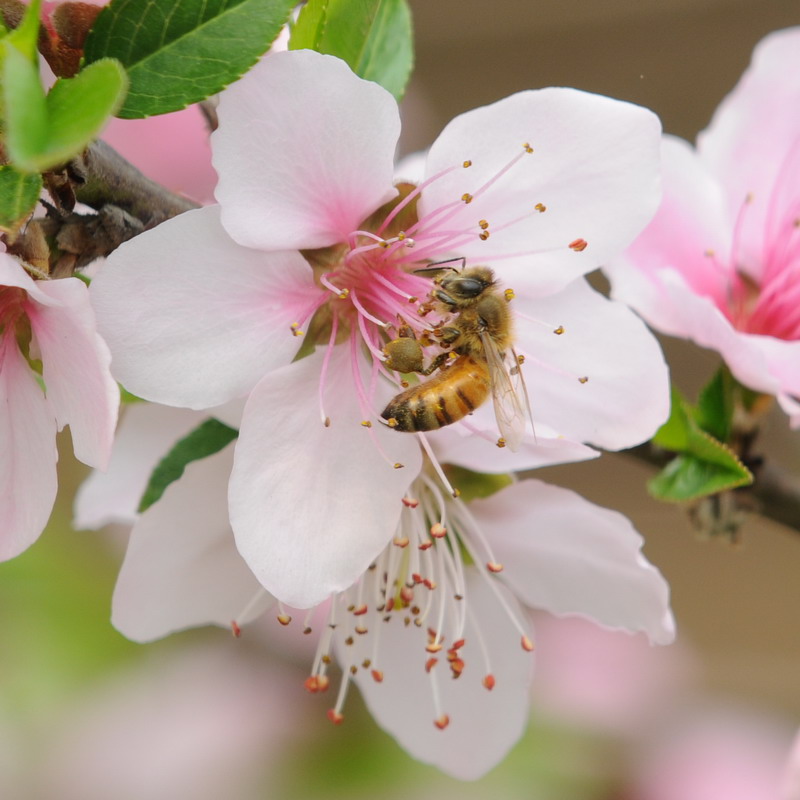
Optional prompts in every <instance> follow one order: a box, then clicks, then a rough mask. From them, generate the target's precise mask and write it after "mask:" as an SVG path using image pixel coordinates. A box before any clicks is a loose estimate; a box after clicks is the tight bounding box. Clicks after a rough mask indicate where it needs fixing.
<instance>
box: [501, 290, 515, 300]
mask: <svg viewBox="0 0 800 800" xmlns="http://www.w3.org/2000/svg"><path fill="white" fill-rule="evenodd" d="M516 296H517V295H516V293H515V292H514V290H513V289H506V290H505V291H504V292H503V297H505V298H506V302H508V303H510V302H511V301H512V300H513V299H514V298H515V297H516Z"/></svg>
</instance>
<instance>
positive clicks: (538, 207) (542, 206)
mask: <svg viewBox="0 0 800 800" xmlns="http://www.w3.org/2000/svg"><path fill="white" fill-rule="evenodd" d="M534 208H535V209H536V210H537V211H538V212H539V213H540V214H544V212H545V211H547V206H546V205H545V204H544V203H537V204H536V205H535V206H534Z"/></svg>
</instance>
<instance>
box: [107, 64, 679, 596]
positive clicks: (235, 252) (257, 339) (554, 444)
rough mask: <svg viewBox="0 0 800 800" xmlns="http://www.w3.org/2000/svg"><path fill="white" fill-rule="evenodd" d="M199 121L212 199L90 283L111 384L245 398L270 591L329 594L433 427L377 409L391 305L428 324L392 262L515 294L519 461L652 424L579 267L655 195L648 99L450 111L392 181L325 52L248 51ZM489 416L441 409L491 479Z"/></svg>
mask: <svg viewBox="0 0 800 800" xmlns="http://www.w3.org/2000/svg"><path fill="white" fill-rule="evenodd" d="M219 116H220V128H219V130H218V131H217V132H216V133H215V134H214V137H213V141H212V147H213V151H214V164H215V167H216V169H217V171H218V173H219V175H220V182H219V185H218V188H217V193H216V195H217V199H218V200H219V202H220V205H219V206H214V207H209V208H204V209H200V210H198V211H194V212H189V213H187V214H183V215H181V216H179V217H177V218H175V219H173V220H170V221H169V222H167V223H165V224H163V225H161V226H159V227H158V228H156V229H154V230H153V231H150V232H147V233H145V234H143V235H141V236H138V237H136V238H135V239H134V240H132V241H131V242H129V243H127V244H125V245H123V246H122V247H121V248H120V249H119V250H118V251H116V252H115V253H114V254H112V256H111V257H110V259H109V261H108V265H107V268H106V269H104V270H103V272H102V273H101V274H100V275H99V277H98V278H97V279H96V280H95V282H94V284H93V286H92V293H93V298H94V301H95V303H96V308H97V313H98V319H99V320H100V326H101V330H102V331H103V334H104V336H106V338H107V340H108V342H109V346H110V347H111V350H112V353H113V355H114V369H115V375H116V377H117V378H118V379H119V380H121V381H122V383H123V384H124V385H125V386H126V387H127V388H128V389H129V390H131V391H132V392H134V393H135V394H137V395H139V396H141V397H144V398H147V399H151V400H155V401H157V402H161V403H166V404H169V405H176V406H186V407H189V408H195V409H201V408H208V407H210V406H214V405H217V404H220V403H224V402H226V401H228V400H230V399H232V398H236V397H243V396H247V398H248V399H247V404H246V407H245V411H244V416H243V419H242V424H241V431H240V437H239V441H238V443H237V446H236V460H235V466H234V469H233V474H232V477H231V485H230V493H229V499H230V514H231V521H232V525H233V529H234V531H235V533H236V538H237V543H238V547H239V549H240V551H241V553H242V554H243V555H244V557H245V559H246V560H247V562H248V564H249V565H250V567H251V569H253V571H254V572H255V574H256V576H257V577H258V579H259V581H260V582H261V583H262V584H263V585H265V586H266V587H267V588H268V589H269V590H270V591H271V592H272V593H273V594H275V595H276V596H278V597H280V598H281V599H282V600H284V601H285V602H287V603H290V604H293V605H295V606H298V607H309V606H313V605H316V604H317V603H319V602H321V601H322V600H323V599H324V598H326V597H328V596H329V595H330V594H331V593H334V592H340V591H343V590H345V589H346V588H347V587H348V586H351V585H352V584H353V582H354V581H355V580H356V579H357V578H358V577H359V576H360V575H362V574H363V573H364V571H365V570H366V569H367V567H368V566H369V565H370V564H371V563H373V562H374V560H375V558H376V557H377V556H378V554H379V553H380V552H381V551H382V550H383V549H384V548H385V547H386V545H387V542H389V541H390V539H391V537H392V535H393V533H394V531H395V530H396V528H397V525H398V522H399V519H400V516H401V513H402V504H401V503H400V499H401V497H402V496H403V495H404V494H405V492H406V491H407V490H408V488H409V486H410V485H411V483H412V482H413V481H414V480H415V479H416V477H417V476H418V474H419V472H420V468H421V464H422V455H421V450H420V445H421V444H422V445H423V447H424V448H425V449H426V450H427V451H428V452H430V450H431V445H430V442H429V440H430V441H434V440H435V439H436V438H438V437H440V436H441V433H440V432H435V433H432V434H430V435H426V436H421V437H415V436H411V435H409V434H405V433H397V432H395V431H392V430H391V429H389V428H388V427H387V426H386V425H385V424H384V423H383V421H382V420H381V418H380V411H381V409H382V408H383V406H384V405H385V403H386V401H387V400H388V399H390V398H391V397H392V395H394V394H396V393H397V391H398V390H399V376H398V375H396V374H394V373H390V372H389V371H388V370H387V368H386V366H385V365H384V363H383V362H384V356H383V354H382V347H383V345H384V344H385V342H386V341H387V339H389V338H391V336H392V333H391V330H393V329H394V327H396V326H397V325H398V316H399V317H401V318H402V319H403V320H405V321H406V322H407V323H408V324H409V326H411V327H412V328H414V329H415V330H416V331H417V332H422V331H423V330H424V329H426V328H427V327H429V326H430V324H431V323H430V321H428V320H426V319H424V318H421V317H420V316H418V314H417V311H418V309H419V305H420V303H421V302H422V301H424V300H425V299H426V298H427V297H428V294H429V292H430V290H431V280H430V278H429V277H427V276H425V275H421V274H419V273H417V272H415V271H414V270H415V269H417V268H419V267H421V266H426V265H428V264H429V263H430V262H432V261H437V260H441V259H444V258H450V259H452V258H453V257H454V256H459V257H463V258H464V259H466V260H467V262H468V263H489V264H492V266H493V267H494V268H495V269H496V270H497V272H498V274H499V276H500V277H501V279H502V281H503V283H504V285H505V286H506V287H507V288H512V286H513V289H514V290H515V291H516V297H517V299H515V300H514V301H513V305H512V308H513V309H514V314H515V320H516V323H517V324H516V344H517V348H518V352H520V354H522V355H524V356H525V357H526V359H527V360H526V364H525V373H526V376H527V380H528V385H529V390H530V392H531V396H532V398H533V408H534V415H535V419H536V425H537V432H538V431H539V430H540V429H541V431H542V434H541V438H539V437H538V433H537V438H536V439H535V438H534V436H533V434H532V433H529V436H528V439H527V441H525V442H523V443H522V445H521V449H522V451H523V458H525V459H530V458H533V459H534V460H535V459H536V458H537V454H539V455H538V457H539V461H540V463H541V461H542V456H541V452H540V451H541V449H542V448H543V447H544V444H541V443H544V442H545V440H547V442H548V447H549V451H548V452H547V454H546V456H545V458H544V460H551V459H552V457H553V453H552V452H551V451H554V450H558V449H559V448H560V447H561V446H564V447H566V448H567V449H570V448H575V447H580V446H581V445H580V443H582V442H589V443H594V444H597V445H600V446H603V447H608V448H612V449H616V448H621V447H626V446H630V445H632V444H634V443H638V442H640V441H642V440H643V439H645V438H647V437H648V436H649V435H651V434H652V432H653V431H654V429H655V428H657V426H658V425H659V424H660V422H661V421H662V420H663V418H664V416H665V415H666V411H667V400H666V385H667V377H666V367H665V365H664V362H663V358H662V356H661V354H660V351H659V349H658V347H657V345H656V343H655V341H654V339H652V338H651V337H650V335H649V334H648V333H647V332H646V330H645V329H644V327H643V326H642V325H641V323H640V322H639V321H638V320H637V319H636V318H635V316H634V315H633V314H631V313H630V312H629V311H628V310H627V309H626V308H625V307H624V306H622V305H621V304H616V303H613V302H609V301H608V300H606V299H605V298H603V297H602V296H601V295H599V294H597V293H595V292H594V291H593V290H591V289H590V288H589V287H588V285H587V284H586V283H585V282H584V281H583V280H582V278H581V276H582V275H583V274H584V273H586V272H587V271H589V270H592V269H594V268H595V267H597V266H598V265H599V264H600V263H602V262H603V261H605V260H607V259H608V258H610V257H611V256H612V255H614V254H615V253H616V252H618V251H620V250H621V249H622V248H623V247H624V246H625V245H627V244H628V243H629V242H630V240H631V239H632V238H633V236H635V234H636V233H637V232H638V231H639V230H640V229H641V228H642V226H643V225H644V224H645V223H646V221H647V220H648V218H649V216H650V214H651V213H652V211H653V209H654V208H655V206H656V204H657V201H658V196H659V185H658V170H657V155H656V154H657V149H658V139H659V125H658V121H657V119H656V118H655V117H654V116H653V115H652V114H651V113H650V112H647V111H645V110H644V109H641V108H638V107H635V106H631V105H628V104H625V103H619V102H616V101H613V100H609V99H607V98H603V97H598V96H595V95H590V94H585V93H581V92H577V91H573V90H569V89H545V90H540V91H531V92H521V93H519V94H517V95H513V96H512V97H508V98H506V99H505V100H501V101H500V102H498V103H496V104H494V105H492V106H487V107H485V108H480V109H476V110H475V111H472V112H469V113H468V114H465V115H463V116H461V117H458V118H457V119H455V120H453V121H452V122H451V123H450V125H448V126H447V128H446V129H445V131H444V132H443V133H442V134H441V136H440V137H439V138H438V139H437V141H436V142H435V143H434V145H433V147H432V148H431V150H430V153H429V154H428V158H427V166H426V177H425V179H424V180H423V181H422V182H421V183H420V184H419V186H418V187H413V186H410V185H406V186H404V187H400V189H398V188H396V187H395V186H393V158H394V150H395V146H396V142H397V136H398V133H399V117H398V111H397V106H396V103H395V101H394V100H393V98H392V97H391V96H390V95H389V94H388V93H387V92H386V91H384V90H383V89H382V88H381V87H379V86H377V85H375V84H373V83H369V82H366V81H363V80H360V79H359V78H357V77H356V76H355V75H353V73H352V72H351V71H350V70H349V68H348V67H347V66H346V65H345V64H344V63H343V62H341V61H339V60H337V59H334V58H331V57H328V56H321V55H319V54H317V53H313V52H310V51H295V52H290V53H277V54H274V55H270V56H268V57H266V58H265V59H263V60H262V62H261V63H259V64H258V65H257V66H256V67H255V68H254V69H253V70H252V71H251V72H250V73H248V74H247V75H246V76H245V77H244V78H243V79H242V80H241V81H239V82H238V83H236V84H234V85H233V86H232V87H230V88H229V89H228V90H227V91H226V92H225V94H224V95H223V97H222V99H221V102H220V107H219ZM588 121H591V128H590V129H589V128H588V127H587V124H588ZM589 130H590V131H591V132H590V133H589ZM487 233H488V235H487ZM587 243H588V244H587ZM387 329H388V330H389V331H390V332H389V333H387ZM562 330H563V331H564V334H563V335H554V332H559V333H560V332H561V331H562ZM304 332H308V335H309V337H310V341H308V342H306V351H305V352H306V353H308V352H310V351H311V350H313V349H314V347H316V350H315V351H314V352H310V354H309V355H307V356H306V357H304V358H301V359H300V360H295V357H296V355H297V354H298V350H299V348H300V346H301V344H303V339H304V335H305V333H304ZM587 377H588V379H589V380H588V382H587V381H586V380H585V379H586V378H587ZM490 424H491V427H492V428H493V430H492V432H491V433H487V432H486V430H485V426H484V425H483V424H482V423H480V422H479V420H478V418H477V415H476V419H475V420H472V418H471V419H470V422H468V423H460V425H461V427H462V432H463V433H464V435H472V434H475V435H476V436H473V438H479V439H480V441H481V443H482V447H483V452H484V453H485V454H488V455H486V457H485V460H486V461H487V462H488V461H491V462H493V463H494V465H495V466H494V467H493V468H495V469H501V470H502V469H503V467H502V466H498V464H497V462H498V459H497V456H496V449H497V448H495V446H494V445H495V442H496V440H497V430H496V427H495V426H494V423H490ZM570 452H572V450H570ZM569 457H572V455H570V456H569ZM584 457H585V456H584ZM516 464H517V462H515V461H514V460H513V457H509V459H508V461H507V462H506V466H505V469H506V470H507V469H510V468H512V466H511V465H514V466H516ZM534 465H535V464H534ZM323 532H324V534H323Z"/></svg>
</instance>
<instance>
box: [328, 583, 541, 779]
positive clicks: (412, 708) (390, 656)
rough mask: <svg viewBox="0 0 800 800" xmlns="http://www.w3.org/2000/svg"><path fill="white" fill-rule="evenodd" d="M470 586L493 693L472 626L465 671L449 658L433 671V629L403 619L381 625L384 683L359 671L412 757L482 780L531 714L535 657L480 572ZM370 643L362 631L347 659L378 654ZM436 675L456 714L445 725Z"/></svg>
mask: <svg viewBox="0 0 800 800" xmlns="http://www.w3.org/2000/svg"><path fill="white" fill-rule="evenodd" d="M467 587H468V593H467V599H466V602H468V603H469V609H470V613H471V614H473V615H474V621H475V622H476V623H477V625H478V626H479V628H480V635H481V637H482V639H483V641H484V644H485V646H486V650H487V651H488V652H489V653H490V654H491V672H492V674H493V675H494V677H495V679H496V684H495V687H494V689H493V690H492V691H487V689H486V688H484V686H483V684H482V681H483V678H484V677H485V675H486V673H487V669H486V664H485V662H484V660H483V658H482V656H481V649H480V645H479V643H478V637H477V635H476V634H475V632H474V628H473V627H472V626H471V625H468V626H467V629H466V631H465V638H466V640H467V643H466V645H465V646H464V647H463V648H462V650H461V651H459V652H460V654H461V655H462V657H463V658H464V660H465V661H466V667H465V669H464V672H463V673H462V675H461V677H459V678H458V680H453V679H452V677H451V676H450V673H449V671H448V669H447V664H446V661H445V659H444V658H441V659H440V663H438V664H437V665H436V666H435V667H434V668H433V671H432V673H431V674H428V673H426V671H425V669H424V664H425V661H426V658H427V657H429V654H427V653H426V652H425V645H426V644H427V643H428V639H427V632H426V631H425V630H424V628H417V627H416V626H415V625H409V626H403V625H398V624H396V623H399V622H400V620H399V619H397V620H393V621H392V623H391V624H389V625H386V626H384V627H382V628H381V631H380V648H379V651H378V654H379V655H378V662H377V664H376V666H377V667H378V668H380V669H382V670H383V673H384V679H383V682H382V683H376V682H375V681H374V680H373V679H372V677H371V676H370V674H369V671H368V670H359V671H358V672H357V673H356V677H355V681H356V683H357V684H358V687H359V689H360V690H361V693H362V694H363V696H364V700H365V701H366V703H367V706H368V708H369V710H370V712H371V713H372V716H373V717H375V721H376V722H377V723H378V725H380V726H381V727H382V728H383V729H384V730H385V731H387V732H388V733H390V734H391V735H392V736H394V738H395V739H397V741H398V743H399V744H400V745H401V746H402V747H403V748H405V750H407V751H408V752H409V753H410V754H411V756H412V757H414V758H415V759H417V760H418V761H422V762H423V763H426V764H433V765H435V766H436V767H438V768H439V769H441V770H442V771H443V772H446V773H447V774H448V775H452V776H453V777H455V778H459V779H461V780H475V779H476V778H479V777H480V776H481V775H483V774H484V773H486V772H488V771H489V770H490V769H491V768H492V767H493V766H495V765H496V764H497V763H499V762H500V761H501V760H502V759H503V758H504V757H505V756H506V754H507V753H508V751H509V750H510V749H511V747H512V745H513V744H514V743H515V742H516V741H517V740H518V739H519V737H520V736H521V735H522V732H523V730H524V728H525V724H526V722H527V720H528V709H529V700H528V693H529V687H530V680H531V674H532V667H533V657H532V655H531V654H530V653H526V652H525V651H523V650H522V648H521V647H520V634H519V631H518V630H517V628H516V627H514V626H513V625H512V624H511V623H510V622H509V620H508V616H507V614H506V613H505V611H504V610H503V608H502V606H501V604H500V602H499V601H498V600H497V598H496V597H495V595H494V593H493V592H492V591H491V589H490V588H489V587H488V586H487V585H486V582H485V581H484V580H482V579H481V578H480V577H478V575H477V574H475V572H474V570H472V574H470V575H469V576H468V583H467ZM500 590H501V593H502V595H503V597H504V600H505V602H506V603H508V604H509V606H510V607H511V608H512V609H513V611H514V613H516V614H517V615H518V617H519V618H521V619H523V618H524V612H522V610H521V609H520V608H519V605H518V603H517V602H516V600H515V599H514V597H513V596H512V595H511V594H510V593H509V592H508V591H507V590H505V589H504V588H503V587H500ZM371 644H372V642H371V639H370V637H366V636H365V637H356V641H355V644H354V646H352V647H348V648H346V647H340V648H338V649H339V652H340V657H341V658H342V659H345V660H344V661H343V663H355V664H360V663H361V661H362V660H363V658H374V654H373V653H372V652H371V650H370V645H371ZM432 680H435V681H436V682H437V684H438V692H439V694H440V697H441V710H442V711H443V712H444V713H446V714H447V715H448V716H449V717H450V724H449V725H448V726H447V727H446V728H445V729H444V730H439V729H438V728H437V727H435V725H434V719H436V717H437V716H438V714H437V711H436V709H435V706H434V703H433V700H432V693H431V681H432Z"/></svg>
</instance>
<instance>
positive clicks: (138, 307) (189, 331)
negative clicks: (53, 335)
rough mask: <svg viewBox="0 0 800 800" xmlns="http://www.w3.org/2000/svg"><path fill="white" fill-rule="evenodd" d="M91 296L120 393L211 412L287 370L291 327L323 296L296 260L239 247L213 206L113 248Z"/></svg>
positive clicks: (293, 348) (291, 254) (293, 340)
mask: <svg viewBox="0 0 800 800" xmlns="http://www.w3.org/2000/svg"><path fill="white" fill-rule="evenodd" d="M91 296H92V302H93V304H94V307H95V312H96V314H97V321H98V326H99V328H100V332H101V334H102V335H103V337H104V338H105V340H106V342H108V346H109V347H110V348H111V354H112V357H113V361H112V365H111V369H112V372H113V374H114V376H115V377H116V378H117V379H118V380H119V381H120V382H121V383H122V384H123V385H124V386H125V388H126V389H128V390H129V391H131V392H133V394H136V395H138V396H139V397H144V398H146V399H147V400H153V401H155V402H159V403H165V404H166V405H175V406H186V407H189V408H208V407H210V406H215V405H220V404H221V403H225V402H227V401H228V400H231V399H233V398H234V397H240V396H241V395H243V394H245V393H246V392H247V391H249V390H250V389H251V388H252V387H253V386H254V385H255V384H256V383H257V382H258V380H259V379H260V378H261V377H262V376H263V375H264V373H266V372H268V371H269V370H271V369H275V368H276V367H280V366H282V365H284V364H288V363H289V362H291V360H292V358H293V356H294V354H295V353H296V352H297V349H298V347H299V345H300V342H301V339H300V338H298V337H296V336H294V335H293V334H292V330H291V328H290V326H291V324H292V323H293V322H296V321H297V318H298V317H299V316H301V315H302V314H304V313H307V312H308V311H309V310H310V309H311V307H312V304H313V303H314V302H315V300H316V299H317V298H318V296H319V290H318V289H317V287H316V286H315V285H314V282H313V278H312V274H311V268H310V267H309V266H308V264H307V263H306V261H305V259H303V258H302V256H301V255H300V254H299V253H297V252H295V251H285V252H277V253H262V252H260V251H257V250H250V249H248V248H246V247H241V246H240V245H237V244H236V243H235V242H234V241H233V240H232V239H231V238H230V237H229V236H228V235H227V233H226V232H225V230H224V229H223V228H222V226H221V225H220V222H219V207H218V206H210V207H208V208H201V209H198V210H196V211H189V212H187V213H185V214H181V215H180V216H178V217H175V218H174V219H171V220H168V221H167V222H164V223H162V224H161V225H159V226H158V227H157V228H154V229H153V230H151V231H148V232H147V233H146V234H144V235H142V236H137V237H136V238H134V239H132V240H131V241H129V242H126V243H125V244H123V245H122V246H121V247H120V248H119V249H117V250H115V251H114V252H113V253H112V254H111V255H110V256H109V257H108V260H107V262H106V265H105V266H104V267H103V269H102V270H101V271H100V274H99V275H98V276H97V277H96V278H95V279H94V281H93V282H92V287H91ZM301 321H302V320H301Z"/></svg>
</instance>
